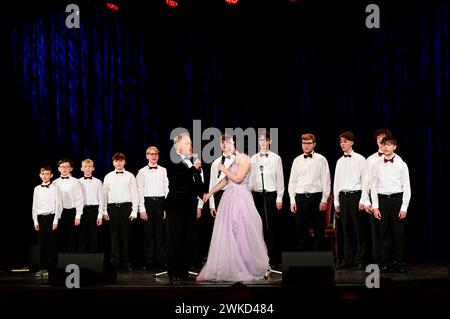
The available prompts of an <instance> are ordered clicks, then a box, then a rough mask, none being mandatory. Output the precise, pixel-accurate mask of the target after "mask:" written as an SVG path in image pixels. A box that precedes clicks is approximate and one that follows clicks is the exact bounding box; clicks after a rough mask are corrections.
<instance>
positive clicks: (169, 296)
mask: <svg viewBox="0 0 450 319" xmlns="http://www.w3.org/2000/svg"><path fill="white" fill-rule="evenodd" d="M154 273H155V272H151V271H140V270H136V271H133V272H119V273H118V274H117V281H116V282H115V283H114V284H107V285H87V286H82V287H81V288H80V289H67V288H66V287H65V286H50V285H49V284H48V280H47V279H41V278H35V277H34V273H31V272H12V271H3V272H1V273H0V303H2V304H4V305H14V304H20V305H23V306H22V307H25V309H26V307H27V305H29V306H32V305H35V304H39V305H46V306H49V307H51V306H52V305H70V306H73V305H80V307H81V308H78V307H70V309H71V312H72V311H75V312H76V311H77V310H80V309H83V308H84V307H85V306H92V305H97V306H100V308H102V307H105V309H109V310H112V309H116V308H117V309H119V308H127V307H131V308H136V309H137V308H141V307H142V308H147V307H150V308H148V309H153V310H156V309H158V311H160V312H161V313H162V314H164V316H165V317H167V316H175V317H178V316H179V317H180V318H197V317H198V318H200V317H207V318H210V317H222V318H227V317H228V316H229V315H230V311H232V312H234V314H233V315H235V314H236V312H238V311H241V315H246V316H248V315H250V313H249V311H254V309H255V308H254V307H255V306H256V305H258V309H259V310H258V311H259V315H261V317H263V318H271V317H279V316H282V317H284V318H291V317H292V318H293V316H292V315H291V313H292V312H293V311H294V312H295V311H300V310H302V311H304V310H306V309H309V310H311V308H310V307H312V308H315V307H316V306H317V305H319V306H320V307H321V306H323V307H324V308H323V311H324V312H328V311H337V310H339V311H341V310H343V311H345V309H347V307H348V306H352V305H367V306H373V307H374V308H373V309H372V310H371V312H370V313H371V314H374V313H375V312H376V311H380V312H382V311H384V310H383V309H384V308H383V307H381V305H390V306H399V308H403V307H406V308H408V309H415V308H416V307H421V306H426V307H429V306H434V305H440V304H443V303H444V302H447V301H448V277H449V267H448V265H443V264H433V265H431V264H416V265H410V266H409V267H408V272H407V273H404V274H400V273H382V274H381V278H380V288H379V289H376V288H374V289H368V288H367V287H366V285H365V281H366V277H367V275H368V274H366V273H365V272H364V271H357V270H348V269H347V270H336V271H335V277H334V280H333V281H330V282H322V283H316V282H312V283H285V282H283V280H282V279H283V278H282V275H281V274H277V273H270V274H269V276H268V278H267V279H264V280H260V281H254V282H244V283H228V282H223V283H211V282H196V281H184V282H176V283H173V282H170V281H169V279H168V277H167V275H161V276H159V277H157V278H155V277H154ZM236 303H239V304H248V305H251V306H252V307H253V309H250V306H246V307H247V308H245V305H244V306H241V308H240V310H239V309H238V308H236V309H234V310H233V309H232V310H229V309H228V310H227V309H226V308H224V307H227V306H228V307H230V306H229V305H230V304H236ZM262 303H264V304H265V306H264V307H266V308H265V309H266V310H264V316H262V315H263V312H262V307H263V306H262V305H261V304H262ZM270 304H271V305H272V306H271V308H270V309H272V310H273V311H272V312H268V311H267V310H268V308H267V307H268V306H269V305H270ZM200 305H202V306H209V307H210V308H209V312H208V314H207V315H206V316H203V315H204V313H203V314H200V313H197V314H195V315H194V314H192V313H190V311H197V310H198V311H200V310H199V309H200V308H198V309H197V308H190V307H193V306H200ZM380 307H381V308H380ZM97 309H98V307H97ZM213 309H214V310H213ZM316 309H317V308H316ZM319 309H321V308H319ZM430 309H431V310H430ZM430 309H428V311H433V309H434V308H430ZM436 310H437V308H436ZM221 311H222V313H221ZM243 311H247V312H246V313H242V312H243ZM177 312H184V313H183V314H178V313H177ZM223 312H225V313H223ZM191 315H192V316H191ZM253 315H256V314H255V313H254V312H253ZM295 317H296V316H295Z"/></svg>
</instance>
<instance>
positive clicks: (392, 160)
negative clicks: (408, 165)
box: [384, 158, 394, 163]
mask: <svg viewBox="0 0 450 319" xmlns="http://www.w3.org/2000/svg"><path fill="white" fill-rule="evenodd" d="M384 162H385V163H387V162H391V163H394V158H391V159H387V158H384Z"/></svg>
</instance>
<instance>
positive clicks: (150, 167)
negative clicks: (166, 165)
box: [148, 166, 158, 169]
mask: <svg viewBox="0 0 450 319" xmlns="http://www.w3.org/2000/svg"><path fill="white" fill-rule="evenodd" d="M157 168H158V166H149V167H148V169H157Z"/></svg>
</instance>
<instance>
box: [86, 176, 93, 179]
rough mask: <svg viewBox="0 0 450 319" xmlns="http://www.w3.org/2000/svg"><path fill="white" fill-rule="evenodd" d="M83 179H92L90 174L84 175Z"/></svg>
mask: <svg viewBox="0 0 450 319" xmlns="http://www.w3.org/2000/svg"><path fill="white" fill-rule="evenodd" d="M84 179H92V176H84Z"/></svg>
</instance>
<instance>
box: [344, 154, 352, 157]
mask: <svg viewBox="0 0 450 319" xmlns="http://www.w3.org/2000/svg"><path fill="white" fill-rule="evenodd" d="M344 157H352V156H351V155H347V154H344Z"/></svg>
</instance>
